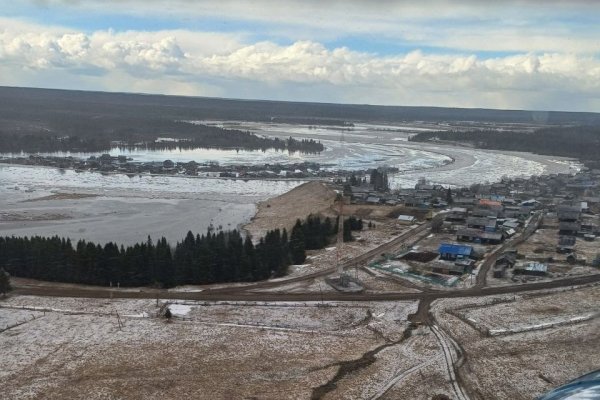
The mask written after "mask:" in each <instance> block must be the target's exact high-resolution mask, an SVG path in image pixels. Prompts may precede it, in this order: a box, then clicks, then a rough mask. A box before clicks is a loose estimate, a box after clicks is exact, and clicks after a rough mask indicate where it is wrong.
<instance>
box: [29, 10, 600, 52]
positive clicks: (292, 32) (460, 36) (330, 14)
mask: <svg viewBox="0 0 600 400" xmlns="http://www.w3.org/2000/svg"><path fill="white" fill-rule="evenodd" d="M35 3H38V4H40V3H41V4H43V6H44V7H45V8H46V9H48V10H54V11H55V12H60V11H62V10H71V11H75V12H82V13H83V12H85V13H94V14H98V15H113V14H120V15H132V16H135V17H137V18H166V19H169V18H171V19H173V20H177V21H186V20H187V21H190V20H193V19H200V20H203V19H210V20H212V21H219V22H222V23H223V24H224V25H225V24H226V23H227V22H228V21H232V22H234V23H235V22H237V21H246V22H251V23H255V24H257V27H258V29H260V31H261V32H260V33H261V34H266V35H270V36H271V37H273V36H279V37H285V38H287V39H289V40H292V41H297V40H314V41H323V40H331V39H335V38H343V37H346V36H356V35H372V36H374V37H379V38H386V39H388V40H393V41H400V42H402V43H406V44H412V45H416V46H429V47H431V46H434V47H444V48H452V49H457V50H465V51H508V52H515V51H517V52H576V53H587V54H593V53H598V52H600V41H598V40H597V38H598V37H599V36H600V17H599V16H600V2H594V1H585V0H570V1H568V0H527V1H524V0H506V1H501V2H491V1H481V0H456V1H450V0H421V1H413V0H344V1H342V0H337V1H335V0H331V1H322V0H284V1H281V0H252V1H239V0H220V1H218V2H215V1H212V0H193V1H191V0H171V1H169V2H165V1H160V0H143V1H142V0H36V1H35ZM585 21H587V22H585ZM581 24H586V25H584V29H582V28H581V27H582V25H581Z"/></svg>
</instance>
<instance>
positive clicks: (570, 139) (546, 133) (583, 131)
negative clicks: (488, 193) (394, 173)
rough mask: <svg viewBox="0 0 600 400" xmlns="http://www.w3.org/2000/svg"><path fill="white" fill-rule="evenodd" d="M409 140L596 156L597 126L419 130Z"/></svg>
mask: <svg viewBox="0 0 600 400" xmlns="http://www.w3.org/2000/svg"><path fill="white" fill-rule="evenodd" d="M409 140H410V141H413V142H426V141H432V140H433V141H434V140H449V141H458V142H468V143H471V144H473V145H475V146H476V147H479V148H483V149H496V150H510V151H528V152H532V153H537V154H547V155H553V156H562V157H576V158H580V159H583V160H599V159H600V156H599V154H600V153H599V152H598V148H600V127H597V126H563V127H548V128H541V129H537V130H535V131H533V132H515V131H502V132H500V131H496V130H473V131H442V132H421V133H418V134H416V135H414V136H412V137H411V138H409Z"/></svg>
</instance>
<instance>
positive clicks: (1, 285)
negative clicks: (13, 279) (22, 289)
mask: <svg viewBox="0 0 600 400" xmlns="http://www.w3.org/2000/svg"><path fill="white" fill-rule="evenodd" d="M11 290H12V287H11V286H10V278H9V277H8V273H6V271H4V269H3V268H0V294H2V297H6V293H8V292H10V291H11Z"/></svg>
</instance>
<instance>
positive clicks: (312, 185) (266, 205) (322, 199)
mask: <svg viewBox="0 0 600 400" xmlns="http://www.w3.org/2000/svg"><path fill="white" fill-rule="evenodd" d="M335 197H336V193H335V191H334V190H332V189H331V188H329V187H327V186H326V185H325V184H323V183H322V182H314V181H313V182H307V183H304V184H302V185H300V186H298V187H296V188H294V189H292V190H290V191H289V192H287V193H284V194H282V195H280V196H277V197H274V198H272V199H269V200H265V201H262V202H260V203H259V204H258V211H257V213H256V215H255V216H254V217H253V218H252V220H251V222H250V223H249V224H246V225H245V226H244V229H245V230H246V231H247V232H248V233H249V234H251V235H252V237H254V238H259V237H261V236H264V235H265V233H266V232H267V231H268V230H270V229H276V228H279V229H283V228H285V229H287V230H288V231H290V230H291V228H292V227H293V226H294V223H295V222H296V220H297V219H304V218H306V217H307V216H308V215H309V214H323V215H328V216H335V215H336V212H335V210H334V209H333V203H334V201H335Z"/></svg>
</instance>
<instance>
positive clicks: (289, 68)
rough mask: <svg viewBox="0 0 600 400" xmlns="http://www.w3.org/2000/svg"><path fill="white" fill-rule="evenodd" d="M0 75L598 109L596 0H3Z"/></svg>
mask: <svg viewBox="0 0 600 400" xmlns="http://www.w3.org/2000/svg"><path fill="white" fill-rule="evenodd" d="M0 85H4V86H27V87H45V88H61V89H80V90H100V91H116V92H141V93H158V94H171V95H189V96H209V97H226V98H243V99H271V100H291V101H316V102H332V103H354V104H383V105H408V106H441V107H470V108H473V107H474V108H500V109H529V110H564V111H594V112H600V2H596V1H583V0H530V1H527V0H505V1H493V2H492V1H475V0H455V1H451V0H430V1H428V0H420V1H417V0H414V1H403V0H395V1H393V0H367V1H364V0H289V1H286V0H278V1H276V0H252V1H232V0H218V1H214V0H194V1H192V0H171V1H158V0H17V1H15V0H10V1H8V0H0Z"/></svg>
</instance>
